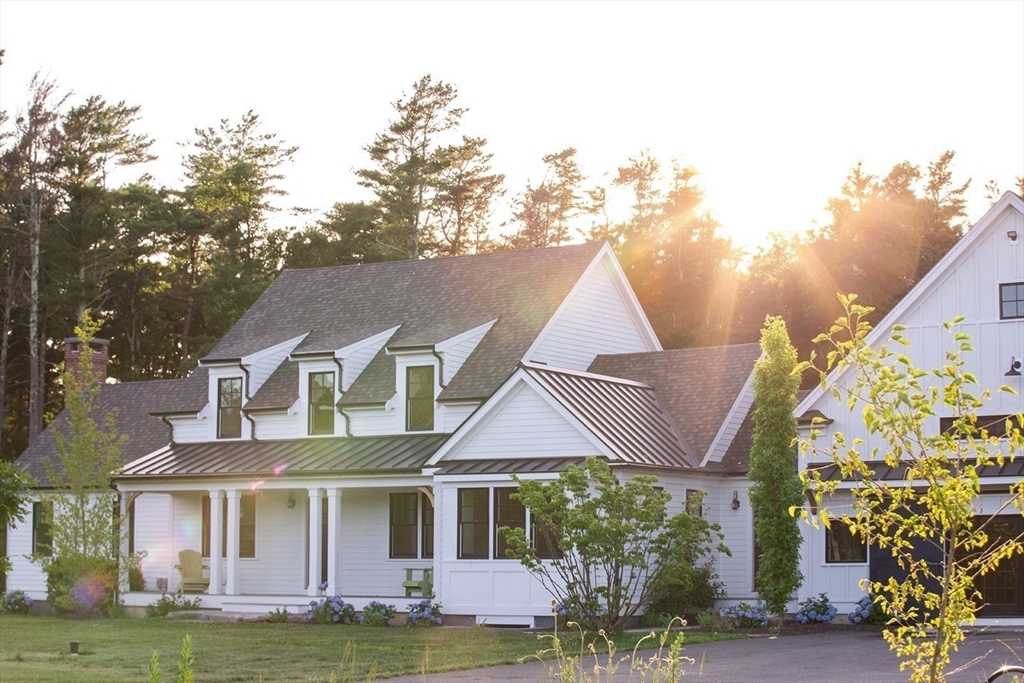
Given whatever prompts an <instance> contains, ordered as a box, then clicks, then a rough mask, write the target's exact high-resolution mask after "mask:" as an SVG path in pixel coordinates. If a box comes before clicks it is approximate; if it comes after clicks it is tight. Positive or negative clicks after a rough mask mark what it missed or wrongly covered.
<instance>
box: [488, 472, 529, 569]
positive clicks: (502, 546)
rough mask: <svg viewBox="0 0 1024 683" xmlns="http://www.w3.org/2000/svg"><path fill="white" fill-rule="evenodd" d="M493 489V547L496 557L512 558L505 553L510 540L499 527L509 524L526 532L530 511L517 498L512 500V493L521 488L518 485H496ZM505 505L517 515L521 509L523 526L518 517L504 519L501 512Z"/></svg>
mask: <svg viewBox="0 0 1024 683" xmlns="http://www.w3.org/2000/svg"><path fill="white" fill-rule="evenodd" d="M493 490H494V494H493V496H492V497H493V499H494V502H493V504H492V505H491V526H492V527H493V528H494V543H493V545H494V548H493V549H492V550H493V552H494V559H496V560H511V559H514V558H511V557H509V556H508V555H506V554H505V551H506V550H508V541H506V540H505V536H504V535H503V534H500V533H498V528H499V527H503V526H507V527H512V528H519V529H522V530H523V531H524V532H526V531H527V530H528V529H529V527H530V519H529V513H528V512H527V510H526V506H525V505H523V504H522V503H521V502H519V501H517V500H512V498H511V495H512V494H513V493H515V492H516V491H518V490H519V487H518V486H495V487H494V489H493ZM503 496H505V497H506V500H505V503H504V505H502V502H501V498H502V497H503ZM503 507H505V508H510V509H511V511H512V513H513V515H517V516H518V514H519V511H520V510H521V511H522V526H520V525H519V524H518V517H517V518H515V519H511V520H509V519H502V517H501V514H500V513H501V512H502V508H503ZM504 512H505V513H508V512H509V510H504Z"/></svg>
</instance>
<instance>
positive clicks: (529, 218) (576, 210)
mask: <svg viewBox="0 0 1024 683" xmlns="http://www.w3.org/2000/svg"><path fill="white" fill-rule="evenodd" d="M543 160H544V166H545V171H544V178H543V179H542V180H541V182H540V183H539V184H537V185H536V186H534V185H532V184H531V183H527V184H526V189H525V190H524V191H523V193H522V194H520V195H519V196H518V197H517V198H516V200H515V206H514V208H513V214H512V216H513V218H514V220H515V221H516V222H517V223H518V224H519V229H518V230H517V231H516V232H515V233H514V234H513V235H511V236H510V237H508V238H507V239H506V246H507V247H509V248H512V249H537V248H542V247H553V246H558V245H559V244H564V243H566V242H568V241H569V240H570V239H572V238H573V237H574V236H575V235H574V232H575V233H579V234H582V232H583V231H582V230H581V229H580V227H579V225H578V224H577V221H578V219H579V218H580V217H582V216H587V215H593V214H595V213H596V212H597V207H595V205H594V202H593V198H594V197H595V195H594V194H593V193H591V192H588V191H587V189H586V188H585V187H584V182H585V181H586V177H585V176H584V175H583V171H582V170H581V169H580V165H579V161H577V159H576V149H575V148H574V147H567V148H565V149H563V150H562V151H560V152H555V153H554V154H546V155H544V159H543Z"/></svg>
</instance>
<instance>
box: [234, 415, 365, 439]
mask: <svg viewBox="0 0 1024 683" xmlns="http://www.w3.org/2000/svg"><path fill="white" fill-rule="evenodd" d="M250 417H251V418H252V421H253V422H255V423H256V438H257V439H259V440H260V441H273V440H275V439H295V438H298V437H300V436H302V434H300V433H299V431H298V430H299V421H298V419H297V418H296V416H295V415H294V414H293V412H292V410H289V411H288V412H287V413H253V414H251V415H250ZM338 422H342V417H341V416H340V415H339V416H337V417H336V418H335V424H337V423H338ZM344 429H345V427H344V422H342V426H341V431H340V433H342V434H344Z"/></svg>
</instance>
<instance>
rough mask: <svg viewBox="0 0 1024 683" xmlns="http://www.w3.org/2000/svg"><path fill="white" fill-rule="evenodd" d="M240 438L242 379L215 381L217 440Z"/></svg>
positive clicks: (224, 378)
mask: <svg viewBox="0 0 1024 683" xmlns="http://www.w3.org/2000/svg"><path fill="white" fill-rule="evenodd" d="M241 436H242V378H241V377H223V378H221V379H219V380H217V438H218V439H237V438H239V437H241Z"/></svg>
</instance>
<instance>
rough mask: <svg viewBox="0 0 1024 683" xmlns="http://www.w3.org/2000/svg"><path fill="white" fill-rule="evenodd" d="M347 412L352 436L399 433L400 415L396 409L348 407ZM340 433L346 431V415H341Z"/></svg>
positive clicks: (339, 420) (339, 417)
mask: <svg viewBox="0 0 1024 683" xmlns="http://www.w3.org/2000/svg"><path fill="white" fill-rule="evenodd" d="M345 414H346V415H348V419H349V420H350V424H349V429H350V430H351V432H352V436H375V435H379V434H397V433H398V432H399V430H398V416H397V413H396V411H394V410H387V409H385V408H346V409H345ZM338 422H340V423H341V424H340V425H339V426H338V433H340V434H344V433H345V417H344V416H341V415H339V416H338Z"/></svg>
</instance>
